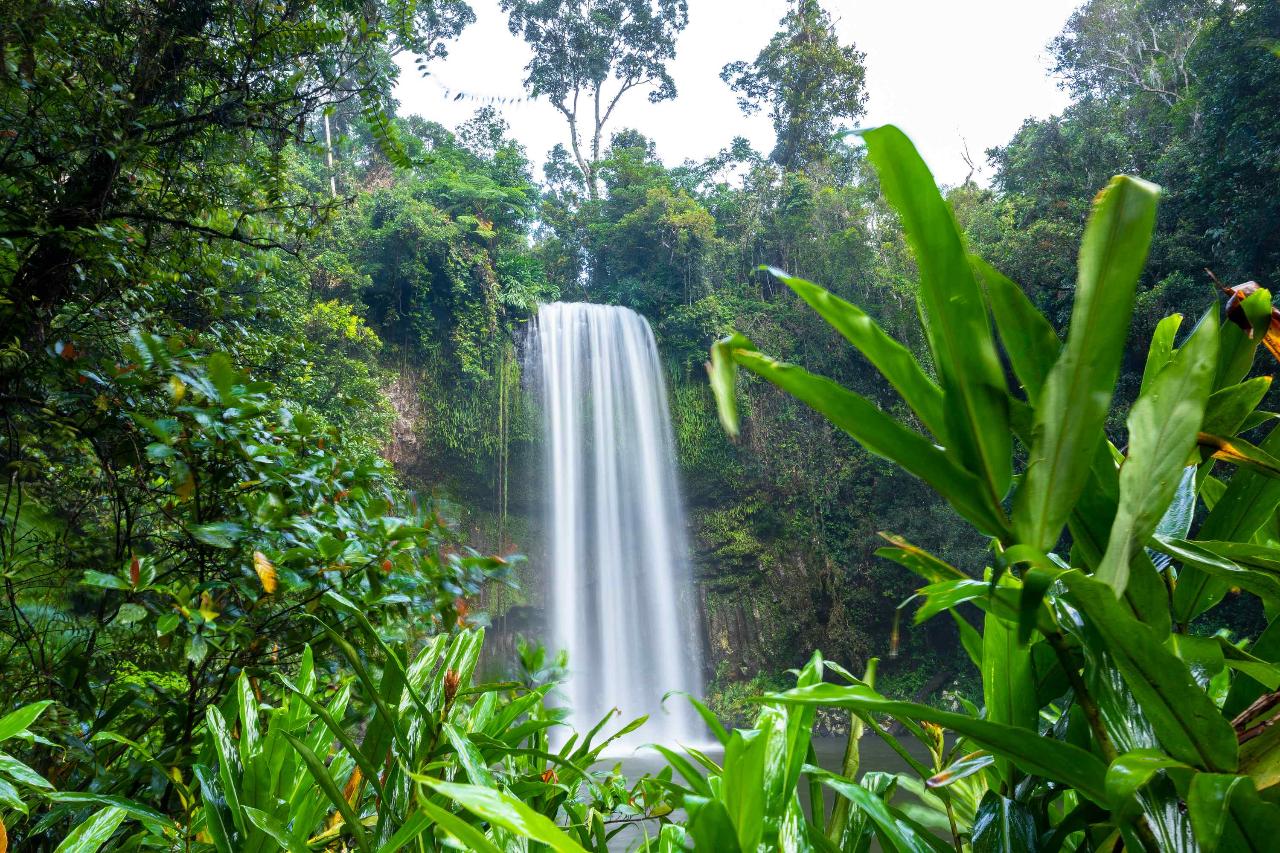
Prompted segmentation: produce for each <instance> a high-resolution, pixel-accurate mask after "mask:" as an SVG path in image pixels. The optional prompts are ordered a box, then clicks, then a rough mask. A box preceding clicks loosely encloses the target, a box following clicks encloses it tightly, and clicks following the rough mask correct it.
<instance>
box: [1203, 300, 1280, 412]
mask: <svg viewBox="0 0 1280 853" xmlns="http://www.w3.org/2000/svg"><path fill="white" fill-rule="evenodd" d="M1240 308H1241V310H1243V312H1244V315H1245V318H1246V319H1247V320H1248V323H1249V326H1250V329H1249V330H1247V331H1246V330H1245V329H1242V328H1240V327H1239V326H1237V325H1236V324H1235V323H1234V322H1232V321H1231V320H1229V319H1228V320H1227V321H1225V322H1224V323H1223V325H1222V347H1221V349H1222V355H1221V357H1220V358H1219V359H1218V378H1217V381H1216V382H1215V383H1214V388H1216V389H1221V388H1227V387H1230V386H1232V385H1235V384H1236V383H1237V382H1240V381H1241V380H1242V379H1244V378H1245V377H1246V376H1248V375H1249V370H1250V368H1252V367H1253V361H1254V354H1255V353H1256V352H1257V349H1258V345H1259V344H1261V343H1262V340H1263V338H1265V337H1266V335H1267V331H1268V330H1269V329H1270V327H1271V294H1270V293H1269V292H1268V291H1267V290H1266V289H1265V288H1258V289H1257V290H1255V291H1254V292H1253V293H1251V294H1249V295H1248V296H1247V297H1245V300H1244V302H1242V303H1240Z"/></svg>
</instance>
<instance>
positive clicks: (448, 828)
mask: <svg viewBox="0 0 1280 853" xmlns="http://www.w3.org/2000/svg"><path fill="white" fill-rule="evenodd" d="M418 806H419V808H420V809H421V811H420V812H418V813H417V814H415V815H414V816H413V817H411V818H409V820H407V821H405V823H404V825H403V826H401V827H400V829H399V830H397V831H396V834H395V835H393V836H391V840H390V841H388V842H387V843H386V844H383V845H382V846H381V847H379V848H378V853H396V851H398V850H400V849H401V848H402V847H404V846H405V845H407V844H409V843H410V842H411V841H415V840H417V838H418V836H420V835H422V834H423V833H424V832H427V831H429V830H430V829H431V828H432V827H433V826H439V827H440V828H441V829H442V830H444V831H445V832H447V833H448V834H449V835H451V836H453V837H454V838H456V839H458V841H460V842H462V843H463V844H465V845H466V847H465V848H464V849H466V850H468V851H473V853H502V851H501V849H499V847H498V845H496V844H494V843H493V842H492V841H490V840H489V839H488V838H486V837H485V834H484V832H482V831H481V830H480V829H479V828H478V827H475V826H472V825H471V824H469V823H467V822H466V821H465V820H463V819H462V818H461V817H459V816H458V815H456V814H454V813H453V812H450V811H447V810H445V809H442V808H440V806H437V805H436V804H435V803H432V802H431V801H430V800H425V799H424V800H422V801H421V802H420V803H419V804H418Z"/></svg>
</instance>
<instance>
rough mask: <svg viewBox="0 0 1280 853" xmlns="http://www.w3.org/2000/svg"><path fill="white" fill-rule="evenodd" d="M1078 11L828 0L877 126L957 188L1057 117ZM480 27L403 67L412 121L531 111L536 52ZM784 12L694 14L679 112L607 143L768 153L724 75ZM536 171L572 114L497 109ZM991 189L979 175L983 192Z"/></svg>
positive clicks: (650, 108) (502, 19)
mask: <svg viewBox="0 0 1280 853" xmlns="http://www.w3.org/2000/svg"><path fill="white" fill-rule="evenodd" d="M1079 2H1080V0H963V2H961V0H826V2H825V6H826V8H827V10H828V11H829V12H830V13H831V16H832V18H833V19H834V20H835V21H836V27H837V30H838V32H839V34H840V38H841V41H842V42H843V43H846V44H847V43H848V42H853V43H854V44H856V45H857V47H858V49H860V50H862V51H863V52H864V53H866V55H867V59H866V63H867V90H868V93H869V95H870V101H869V104H868V115H867V119H866V121H865V124H866V126H874V125H877V124H884V123H888V122H892V123H894V124H897V125H899V126H900V127H902V128H903V129H904V130H905V131H906V132H907V133H909V134H910V135H911V137H912V138H913V139H914V140H915V143H916V145H917V146H918V147H919V148H920V150H921V152H922V153H923V155H924V158H925V160H926V161H927V162H928V163H929V165H930V167H931V168H932V169H933V172H934V174H935V176H936V177H937V178H938V180H939V181H940V182H943V183H959V182H960V181H962V180H964V178H965V175H966V174H968V171H969V169H968V167H967V166H966V165H965V162H964V158H963V156H962V155H963V151H964V147H965V145H966V144H967V146H968V150H969V151H970V153H971V154H972V156H973V159H974V160H975V161H976V162H977V163H978V165H979V166H980V167H984V168H985V166H986V156H985V154H984V153H983V152H985V150H986V149H987V148H990V147H992V146H994V145H1000V144H1002V143H1004V142H1006V141H1007V140H1008V139H1009V137H1010V136H1011V135H1012V134H1013V132H1014V131H1015V130H1017V129H1018V126H1019V125H1020V124H1021V123H1022V121H1023V119H1025V118H1027V117H1028V116H1037V117H1043V116H1047V115H1050V114H1053V113H1055V112H1059V111H1061V110H1062V108H1063V107H1064V106H1065V105H1066V97H1065V95H1064V93H1063V92H1062V91H1061V90H1060V89H1059V88H1058V87H1057V85H1056V83H1055V82H1054V80H1053V79H1052V78H1050V76H1049V74H1048V60H1047V51H1046V47H1045V46H1046V45H1047V44H1048V42H1049V40H1050V39H1052V38H1053V36H1054V35H1056V34H1057V32H1058V31H1059V30H1060V29H1061V27H1062V25H1063V23H1064V22H1065V21H1066V19H1067V16H1068V15H1069V14H1070V13H1071V11H1072V9H1073V8H1075V7H1076V6H1077V5H1078V4H1079ZM471 5H472V6H473V7H474V8H475V11H476V19H477V20H476V23H474V24H473V25H471V26H470V27H468V28H467V29H466V31H464V33H463V35H462V37H461V38H460V39H458V40H457V41H456V42H454V43H453V44H452V45H450V48H449V56H448V58H447V59H444V60H438V61H436V62H434V63H432V64H431V65H430V66H429V69H430V71H431V75H430V76H429V77H426V78H424V77H422V76H421V75H420V74H419V72H418V71H417V69H416V68H415V67H414V65H413V61H412V59H411V58H409V57H402V61H401V66H402V73H401V76H400V82H399V84H398V85H397V87H396V97H397V98H398V99H399V100H400V104H401V110H400V111H401V113H402V114H410V113H417V114H419V115H423V116H425V117H427V118H429V119H432V120H434V121H438V122H440V123H441V124H444V125H445V126H447V127H455V126H456V125H458V124H459V123H461V122H463V121H465V120H466V119H467V118H469V117H470V116H471V115H472V114H473V113H474V112H475V111H476V109H478V108H479V107H480V106H481V105H482V104H480V103H477V102H476V101H474V100H471V99H468V98H463V99H462V100H454V97H455V95H456V93H457V92H459V91H462V92H466V93H469V94H471V95H475V96H478V97H482V98H522V97H524V89H523V87H522V85H521V81H522V80H523V79H524V71H523V68H524V65H525V63H526V62H528V60H529V55H530V54H529V49H528V47H526V45H525V44H524V42H523V41H522V40H521V39H519V38H518V37H516V36H513V35H512V34H511V32H510V31H509V30H508V29H507V20H506V16H505V15H503V14H502V12H501V11H499V9H498V3H497V0H471ZM786 8H787V3H786V0H689V26H688V28H687V29H686V30H685V31H684V33H682V34H681V36H680V40H679V42H678V44H677V55H676V59H675V61H674V62H673V63H672V65H671V73H672V76H673V77H674V78H675V81H676V86H677V88H678V89H679V97H678V98H677V99H676V100H674V101H666V102H663V103H661V104H650V103H649V102H648V99H647V98H646V97H645V96H644V95H643V94H641V93H640V92H632V93H629V94H628V95H627V97H626V99H624V101H623V102H622V104H621V105H620V106H619V107H618V109H617V111H616V112H615V118H614V120H613V121H612V123H611V126H610V128H609V132H612V131H614V130H618V129H620V128H623V127H636V128H639V129H640V130H641V131H643V132H644V133H645V134H646V135H648V136H649V137H650V138H651V139H653V140H654V141H655V142H656V144H657V148H658V154H659V156H661V157H662V159H663V160H664V161H665V162H666V163H667V164H668V165H676V164H678V163H680V162H681V161H683V160H685V159H686V158H692V159H701V158H703V157H707V156H709V155H711V154H714V153H715V152H717V151H719V150H720V149H722V148H724V147H726V146H727V145H728V144H729V142H730V141H731V140H732V139H733V137H735V136H745V137H747V138H748V139H750V140H751V142H752V143H753V144H754V145H755V147H756V148H757V149H758V150H760V151H762V152H765V153H767V152H768V151H769V150H771V149H772V146H773V131H772V127H771V126H770V123H769V120H768V117H767V116H764V115H759V116H756V117H753V118H748V117H746V116H743V115H742V113H741V112H740V111H739V110H738V106H737V101H736V99H735V97H734V94H733V92H732V91H730V89H729V87H728V86H727V85H725V84H724V83H723V82H721V80H720V69H721V67H722V66H724V64H725V63H727V62H731V61H734V60H737V59H748V60H749V59H753V58H754V57H755V55H756V54H757V53H758V52H759V51H760V48H761V47H763V46H764V44H765V43H766V42H767V41H768V40H769V38H770V37H771V36H772V35H773V33H774V32H776V31H777V28H778V26H777V25H778V20H779V19H780V18H781V17H782V15H783V14H784V13H785V12H786ZM499 109H501V110H502V112H503V115H505V116H506V118H507V120H508V121H509V122H510V123H511V126H512V129H513V132H514V135H515V136H516V138H517V139H519V140H520V141H521V142H522V143H523V144H524V146H525V148H526V150H527V152H528V154H529V156H530V157H531V158H532V159H533V160H534V161H535V163H536V164H537V169H538V172H537V177H539V178H541V164H542V162H543V160H544V159H545V157H546V153H547V151H548V150H549V149H550V148H551V147H552V146H553V145H555V144H556V143H557V142H562V141H565V140H566V139H567V133H568V131H567V129H566V127H565V124H564V121H563V119H562V118H561V116H560V114H559V113H557V112H556V111H555V110H554V109H553V108H552V107H551V106H550V105H549V104H547V102H546V101H545V100H539V101H525V102H523V103H514V104H507V105H505V106H499ZM986 177H988V176H985V175H983V174H982V173H981V172H980V173H979V175H978V178H979V179H980V180H983V179H985V178H986Z"/></svg>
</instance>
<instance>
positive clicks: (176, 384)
mask: <svg viewBox="0 0 1280 853" xmlns="http://www.w3.org/2000/svg"><path fill="white" fill-rule="evenodd" d="M169 395H170V396H171V397H173V402H175V403H181V402H182V398H183V397H185V396H187V383H185V382H183V381H182V380H181V379H179V378H178V377H176V376H170V377H169Z"/></svg>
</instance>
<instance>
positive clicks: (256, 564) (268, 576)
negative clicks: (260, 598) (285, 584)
mask: <svg viewBox="0 0 1280 853" xmlns="http://www.w3.org/2000/svg"><path fill="white" fill-rule="evenodd" d="M253 570H254V571H255V572H257V573H258V580H260V581H262V589H263V591H264V592H266V594H267V595H270V594H271V593H273V592H275V591H276V587H277V586H278V585H279V584H278V582H277V580H276V567H275V566H274V565H272V564H271V561H270V560H268V559H267V557H266V555H265V554H263V553H262V552H261V551H254V552H253Z"/></svg>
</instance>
